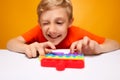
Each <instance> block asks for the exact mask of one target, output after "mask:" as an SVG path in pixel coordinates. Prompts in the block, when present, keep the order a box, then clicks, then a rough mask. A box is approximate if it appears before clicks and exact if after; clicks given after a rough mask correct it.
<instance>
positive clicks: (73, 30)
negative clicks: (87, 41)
mask: <svg viewBox="0 0 120 80" xmlns="http://www.w3.org/2000/svg"><path fill="white" fill-rule="evenodd" d="M69 31H70V32H76V31H84V29H82V28H80V27H78V26H74V25H72V26H71V27H70V28H69Z"/></svg>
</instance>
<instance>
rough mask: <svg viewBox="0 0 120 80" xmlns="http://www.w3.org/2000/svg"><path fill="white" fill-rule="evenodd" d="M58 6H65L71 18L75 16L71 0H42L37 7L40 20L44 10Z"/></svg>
mask: <svg viewBox="0 0 120 80" xmlns="http://www.w3.org/2000/svg"><path fill="white" fill-rule="evenodd" d="M56 7H63V8H65V9H66V11H67V14H68V16H69V19H72V17H73V8H72V3H71V1H70V0H41V2H40V4H39V5H38V7H37V14H38V20H40V16H41V14H42V13H43V12H44V11H47V10H51V9H53V8H56Z"/></svg>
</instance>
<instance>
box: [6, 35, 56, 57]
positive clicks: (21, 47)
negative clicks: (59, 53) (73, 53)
mask: <svg viewBox="0 0 120 80" xmlns="http://www.w3.org/2000/svg"><path fill="white" fill-rule="evenodd" d="M47 47H50V48H51V49H56V48H55V46H54V44H52V43H51V42H43V43H38V42H33V43H31V44H26V41H25V40H24V38H23V37H22V36H19V37H17V38H14V39H11V40H10V41H8V43H7V48H8V50H11V51H14V52H20V53H25V54H26V55H27V57H29V58H32V57H37V54H39V55H44V54H45V53H48V52H51V49H47Z"/></svg>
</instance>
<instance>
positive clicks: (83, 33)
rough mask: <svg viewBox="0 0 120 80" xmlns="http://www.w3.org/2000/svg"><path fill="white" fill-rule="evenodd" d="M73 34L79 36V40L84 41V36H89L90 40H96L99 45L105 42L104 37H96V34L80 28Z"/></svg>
mask: <svg viewBox="0 0 120 80" xmlns="http://www.w3.org/2000/svg"><path fill="white" fill-rule="evenodd" d="M73 32H74V33H76V34H77V35H76V37H77V38H79V39H82V38H83V37H84V36H87V37H89V38H90V39H92V40H95V41H96V42H98V43H99V44H102V43H103V42H104V41H105V38H104V37H101V36H98V35H95V34H93V33H91V32H89V31H87V30H84V29H81V28H79V27H77V28H75V29H74V31H73Z"/></svg>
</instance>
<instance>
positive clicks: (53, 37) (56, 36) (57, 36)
mask: <svg viewBox="0 0 120 80" xmlns="http://www.w3.org/2000/svg"><path fill="white" fill-rule="evenodd" d="M48 36H49V37H50V38H51V39H57V38H59V37H60V36H61V35H55V36H52V35H50V34H48Z"/></svg>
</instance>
